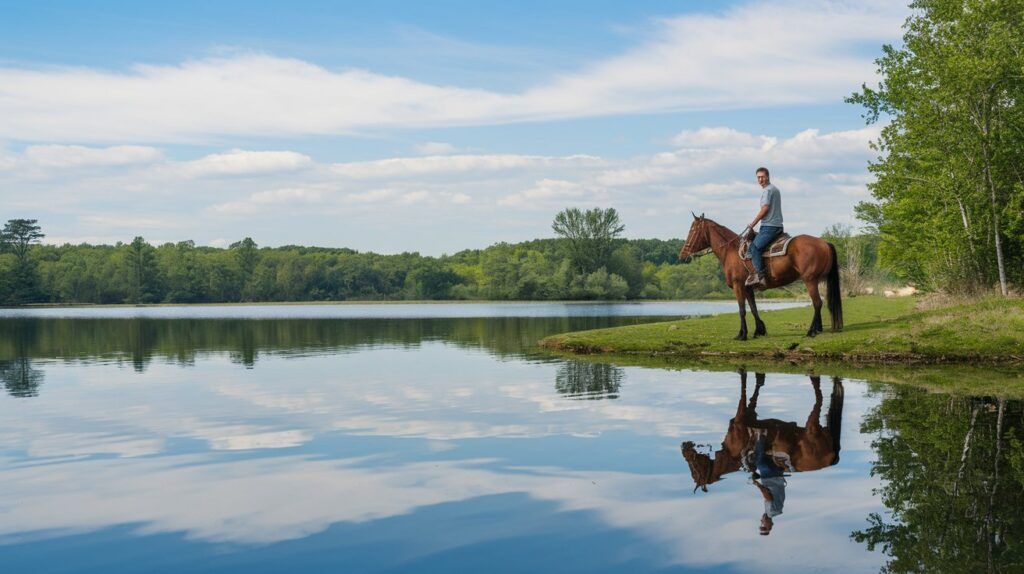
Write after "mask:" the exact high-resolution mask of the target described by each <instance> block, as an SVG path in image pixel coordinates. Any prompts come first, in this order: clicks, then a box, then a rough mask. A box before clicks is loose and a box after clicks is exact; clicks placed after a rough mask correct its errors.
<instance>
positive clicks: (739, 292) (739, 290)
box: [732, 279, 747, 341]
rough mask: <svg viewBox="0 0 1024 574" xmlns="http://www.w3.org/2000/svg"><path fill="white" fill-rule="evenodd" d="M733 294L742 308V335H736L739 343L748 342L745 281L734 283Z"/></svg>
mask: <svg viewBox="0 0 1024 574" xmlns="http://www.w3.org/2000/svg"><path fill="white" fill-rule="evenodd" d="M732 291H733V293H735V294H736V304H738V305H739V307H740V333H739V334H738V335H736V340H737V341H746V340H747V298H746V296H745V295H744V294H743V291H744V287H743V281H741V280H738V279H737V280H736V281H735V282H734V283H733V288H732Z"/></svg>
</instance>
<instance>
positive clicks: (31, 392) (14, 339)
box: [0, 319, 43, 397]
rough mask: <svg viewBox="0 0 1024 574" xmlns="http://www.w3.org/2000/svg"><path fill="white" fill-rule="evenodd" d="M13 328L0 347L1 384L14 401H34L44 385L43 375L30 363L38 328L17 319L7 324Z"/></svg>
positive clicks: (5, 335) (6, 334) (7, 333)
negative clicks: (19, 398) (40, 387)
mask: <svg viewBox="0 0 1024 574" xmlns="http://www.w3.org/2000/svg"><path fill="white" fill-rule="evenodd" d="M6 325H7V326H9V327H11V329H10V331H9V332H6V333H0V335H3V337H2V339H0V340H2V341H3V343H2V344H0V345H2V346H0V349H2V352H0V381H3V385H4V389H6V390H7V392H8V393H9V394H10V395H11V396H13V397H34V396H37V395H38V394H39V385H41V384H42V383H43V371H41V370H39V369H36V368H34V367H33V366H32V361H31V360H29V353H30V350H31V349H32V348H33V345H34V344H35V342H36V339H37V336H38V329H37V325H36V324H35V322H33V321H27V320H23V319H14V320H11V321H9V322H8V323H6Z"/></svg>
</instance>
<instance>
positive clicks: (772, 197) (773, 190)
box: [740, 167, 782, 286]
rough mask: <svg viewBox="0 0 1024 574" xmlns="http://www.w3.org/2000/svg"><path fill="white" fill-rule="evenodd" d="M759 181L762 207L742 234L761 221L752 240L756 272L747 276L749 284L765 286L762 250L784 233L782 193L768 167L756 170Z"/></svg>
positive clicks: (752, 261)
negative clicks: (772, 180)
mask: <svg viewBox="0 0 1024 574" xmlns="http://www.w3.org/2000/svg"><path fill="white" fill-rule="evenodd" d="M755 173H756V175H757V183H758V185H760V186H761V189H762V190H763V191H762V192H761V209H760V210H759V211H758V212H757V215H756V216H755V217H754V220H753V221H751V222H750V225H748V226H747V229H746V230H744V232H743V233H741V234H740V235H741V236H744V237H745V236H746V235H747V230H751V231H752V230H753V229H754V226H755V225H757V222H758V221H760V222H761V229H760V230H759V231H758V232H757V236H756V237H754V240H753V241H751V242H750V249H749V253H750V262H751V263H753V264H754V270H755V271H756V273H755V274H753V275H750V276H749V277H747V281H746V285H747V286H755V285H760V286H765V280H764V258H763V256H762V255H761V252H762V251H764V250H765V249H767V248H768V246H769V245H771V243H772V240H773V239H775V238H776V237H778V236H779V235H781V234H782V194H781V192H779V188H777V187H775V184H773V183H772V182H771V175H770V174H769V173H768V168H766V167H759V168H757V171H756V172H755Z"/></svg>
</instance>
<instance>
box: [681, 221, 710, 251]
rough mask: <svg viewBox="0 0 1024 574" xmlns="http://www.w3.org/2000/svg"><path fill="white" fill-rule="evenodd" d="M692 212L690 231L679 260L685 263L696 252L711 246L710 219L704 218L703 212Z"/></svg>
mask: <svg viewBox="0 0 1024 574" xmlns="http://www.w3.org/2000/svg"><path fill="white" fill-rule="evenodd" d="M690 214H691V215H693V223H692V224H691V225H690V233H689V234H687V236H686V243H683V248H682V249H680V250H679V260H680V261H682V262H683V263H689V262H690V261H692V260H693V254H694V253H697V252H700V251H703V250H705V249H707V248H708V247H711V239H710V238H709V237H708V226H707V222H708V220H707V219H704V214H703V213H702V214H700V215H697V214H696V213H693V212H692V211H691V212H690Z"/></svg>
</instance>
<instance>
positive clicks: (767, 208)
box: [747, 205, 771, 230]
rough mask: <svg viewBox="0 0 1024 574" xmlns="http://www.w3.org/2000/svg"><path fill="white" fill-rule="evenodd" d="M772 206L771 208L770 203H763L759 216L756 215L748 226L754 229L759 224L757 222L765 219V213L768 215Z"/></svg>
mask: <svg viewBox="0 0 1024 574" xmlns="http://www.w3.org/2000/svg"><path fill="white" fill-rule="evenodd" d="M770 208H771V206H770V205H762V206H761V209H759V210H758V212H757V217H755V218H754V220H753V221H751V222H750V225H748V226H747V227H748V228H750V229H751V230H753V229H754V226H755V225H757V222H758V221H761V220H762V219H764V216H765V215H768V210H769V209H770Z"/></svg>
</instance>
